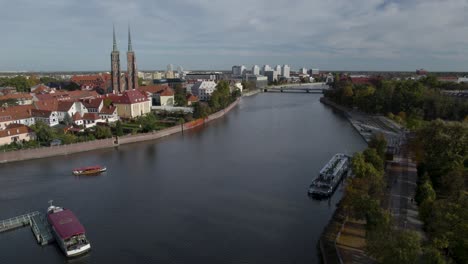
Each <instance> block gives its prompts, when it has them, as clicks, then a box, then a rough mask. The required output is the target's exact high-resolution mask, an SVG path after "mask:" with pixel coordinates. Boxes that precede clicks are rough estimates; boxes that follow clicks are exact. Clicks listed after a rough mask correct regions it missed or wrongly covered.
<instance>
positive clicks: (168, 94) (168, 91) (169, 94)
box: [159, 87, 174, 96]
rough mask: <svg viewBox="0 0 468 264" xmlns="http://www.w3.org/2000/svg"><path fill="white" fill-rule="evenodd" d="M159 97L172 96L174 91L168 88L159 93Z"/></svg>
mask: <svg viewBox="0 0 468 264" xmlns="http://www.w3.org/2000/svg"><path fill="white" fill-rule="evenodd" d="M159 95H160V96H174V90H172V89H171V88H169V87H168V88H166V89H164V91H162V92H159Z"/></svg>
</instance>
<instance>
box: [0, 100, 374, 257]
mask: <svg viewBox="0 0 468 264" xmlns="http://www.w3.org/2000/svg"><path fill="white" fill-rule="evenodd" d="M319 97H320V95H318V94H304V93H265V94H260V95H256V96H252V97H248V98H243V99H242V100H241V102H240V104H239V105H238V106H237V107H236V108H235V109H233V110H232V111H231V112H230V113H229V114H227V115H226V116H225V117H224V118H222V119H220V120H217V121H214V122H212V123H209V124H207V125H205V127H201V128H196V129H194V130H192V131H186V132H185V133H184V134H177V135H173V136H169V137H166V138H163V139H160V140H155V141H149V142H142V143H136V144H132V145H125V146H120V147H118V148H116V149H105V150H98V151H93V152H85V153H79V154H74V155H69V156H60V157H55V158H48V159H40V160H32V161H24V162H16V163H10V164H0V219H6V218H10V217H13V216H17V215H20V214H23V213H26V212H30V211H35V210H41V211H44V210H45V209H46V208H47V206H48V204H47V201H48V200H50V199H53V200H54V204H55V205H59V206H64V207H67V208H70V209H71V210H73V211H74V212H75V214H76V215H77V216H78V218H79V219H80V221H81V223H82V224H83V225H84V226H85V228H86V231H87V236H88V238H89V239H90V241H91V244H92V251H91V252H90V253H88V254H87V255H85V256H83V257H80V258H76V259H71V260H67V259H66V258H65V257H64V255H63V254H62V252H61V251H60V250H59V248H58V247H57V246H56V245H55V244H52V245H49V246H45V247H41V246H39V245H37V243H36V241H35V239H34V238H33V235H32V232H31V230H30V228H29V227H27V228H22V229H17V230H14V231H10V232H7V233H0V248H1V251H0V263H269V264H270V263H317V262H318V261H319V258H318V255H317V248H316V245H317V241H318V238H319V235H320V233H321V232H322V229H323V227H324V226H325V225H326V224H327V222H328V220H329V219H330V217H331V215H332V213H333V211H334V209H335V204H336V203H337V201H338V200H339V199H340V198H341V196H342V191H343V190H342V189H343V188H342V187H339V189H338V190H337V192H336V193H335V195H334V196H333V198H332V199H331V200H325V201H316V200H312V199H310V198H309V197H308V196H307V188H308V186H309V184H310V182H311V181H312V179H313V178H314V177H316V176H317V172H318V171H319V170H320V169H321V167H322V166H323V165H324V164H325V163H326V162H327V161H328V160H329V159H330V158H331V157H332V155H333V154H335V153H337V152H345V153H348V154H352V153H353V152H355V151H360V150H362V149H364V147H365V143H364V141H363V140H362V138H361V137H360V135H359V134H358V133H357V132H356V131H354V130H353V128H352V127H351V125H350V124H349V122H348V121H347V120H346V119H345V118H344V117H342V116H341V115H339V114H337V113H335V112H334V111H333V110H332V109H331V108H329V107H327V106H324V105H322V104H321V103H320V102H319ZM94 164H102V165H105V166H107V168H108V171H107V172H106V173H104V174H102V175H100V176H81V177H76V176H72V175H71V169H72V168H75V167H81V166H88V165H94Z"/></svg>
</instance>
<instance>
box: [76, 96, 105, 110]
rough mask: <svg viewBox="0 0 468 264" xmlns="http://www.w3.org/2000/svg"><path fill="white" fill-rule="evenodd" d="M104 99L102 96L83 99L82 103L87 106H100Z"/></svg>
mask: <svg viewBox="0 0 468 264" xmlns="http://www.w3.org/2000/svg"><path fill="white" fill-rule="evenodd" d="M102 101H104V99H102V98H93V99H82V100H81V103H83V105H84V106H85V107H86V108H99V106H100V105H101V103H102Z"/></svg>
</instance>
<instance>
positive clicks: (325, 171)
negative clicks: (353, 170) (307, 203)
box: [308, 153, 350, 197]
mask: <svg viewBox="0 0 468 264" xmlns="http://www.w3.org/2000/svg"><path fill="white" fill-rule="evenodd" d="M349 164H350V157H349V156H347V155H345V154H342V153H337V154H335V155H334V156H333V157H332V158H331V159H330V161H328V163H327V164H326V165H325V166H324V167H323V168H322V169H321V170H320V172H319V176H318V177H317V178H315V179H314V180H313V181H312V184H311V185H310V186H309V190H308V193H309V194H310V195H312V196H315V197H330V196H331V195H332V194H333V192H334V191H335V189H336V187H337V186H338V184H339V183H340V181H341V179H342V178H343V175H345V173H346V172H347V171H348V167H349V166H350V165H349Z"/></svg>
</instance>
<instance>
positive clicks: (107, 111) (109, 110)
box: [99, 106, 117, 115]
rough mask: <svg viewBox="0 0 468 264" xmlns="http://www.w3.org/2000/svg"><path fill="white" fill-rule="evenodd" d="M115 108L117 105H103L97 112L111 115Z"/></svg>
mask: <svg viewBox="0 0 468 264" xmlns="http://www.w3.org/2000/svg"><path fill="white" fill-rule="evenodd" d="M116 109H117V107H115V106H108V107H103V108H102V109H101V112H99V113H100V114H104V115H112V114H113V113H114V112H115V110H116Z"/></svg>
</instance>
